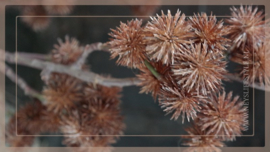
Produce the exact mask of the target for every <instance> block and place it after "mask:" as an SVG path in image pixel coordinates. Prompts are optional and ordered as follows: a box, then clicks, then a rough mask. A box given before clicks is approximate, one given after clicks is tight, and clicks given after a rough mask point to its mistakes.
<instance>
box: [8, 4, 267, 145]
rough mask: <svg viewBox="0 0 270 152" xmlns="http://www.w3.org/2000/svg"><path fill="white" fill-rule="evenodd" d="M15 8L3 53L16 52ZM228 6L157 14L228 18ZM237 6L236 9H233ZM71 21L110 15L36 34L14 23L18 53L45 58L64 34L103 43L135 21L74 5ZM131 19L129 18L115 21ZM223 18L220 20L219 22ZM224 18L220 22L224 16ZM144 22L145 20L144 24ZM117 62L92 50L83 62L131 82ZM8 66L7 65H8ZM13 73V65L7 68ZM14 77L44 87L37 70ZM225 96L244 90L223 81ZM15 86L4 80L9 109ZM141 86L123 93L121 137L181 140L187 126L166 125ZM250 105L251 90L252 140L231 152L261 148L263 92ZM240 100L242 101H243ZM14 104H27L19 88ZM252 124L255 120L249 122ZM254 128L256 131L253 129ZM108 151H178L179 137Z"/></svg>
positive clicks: (46, 141) (127, 140)
mask: <svg viewBox="0 0 270 152" xmlns="http://www.w3.org/2000/svg"><path fill="white" fill-rule="evenodd" d="M18 7H19V6H7V7H6V27H5V28H6V33H5V34H6V48H5V49H6V50H7V51H10V52H14V51H15V42H16V37H15V31H16V27H15V21H16V16H18V15H20V11H19V10H18ZM230 7H232V6H183V5H181V6H159V8H158V9H157V12H156V13H158V14H161V13H160V12H161V10H163V11H164V13H165V14H167V10H168V9H170V10H171V12H172V15H174V14H175V13H176V10H177V9H179V10H180V11H181V12H182V13H185V14H186V15H187V16H191V15H193V14H194V13H199V12H206V13H207V14H208V15H210V14H211V12H212V13H213V14H214V15H216V16H229V15H230ZM236 7H237V6H236ZM263 9H264V6H259V10H263ZM70 15H71V16H74V15H78V16H89V15H93V16H113V17H73V18H72V17H57V18H56V17H52V18H51V23H50V25H49V26H48V28H46V29H45V30H43V31H40V32H35V31H33V30H32V29H31V28H30V27H28V26H27V25H25V24H24V23H23V22H21V20H20V18H18V29H17V32H18V39H17V43H18V51H20V52H35V53H43V54H47V53H49V52H50V51H51V50H52V49H53V45H54V44H57V38H61V39H64V37H65V35H69V36H70V37H74V38H76V39H78V40H79V42H80V44H82V45H86V44H91V43H94V42H107V41H108V39H109V36H108V33H109V32H110V28H113V29H115V28H116V27H117V26H119V24H120V21H122V22H124V23H126V21H127V20H131V19H134V18H135V17H134V14H132V12H131V9H130V6H75V8H74V10H73V11H72V13H71V14H70ZM117 16H131V17H117ZM218 19H219V20H220V19H222V17H218ZM223 19H224V17H223ZM146 21H147V19H146V20H145V22H146ZM115 61H116V60H110V54H109V53H106V52H101V51H100V52H99V51H96V52H94V53H92V54H91V55H90V56H89V57H88V65H90V68H91V70H92V71H93V72H95V73H98V74H105V75H111V76H112V77H116V78H125V77H133V76H135V75H136V74H137V73H138V70H131V69H128V68H125V67H121V66H117V65H116V64H115ZM9 65H10V64H9ZM10 66H11V67H12V68H15V65H10ZM236 66H237V65H236V64H233V63H229V64H228V70H229V71H232V70H233V69H235V68H236ZM17 67H18V75H20V76H21V77H22V78H23V79H24V80H26V81H27V83H28V84H29V85H30V86H31V87H33V88H35V89H36V90H39V91H41V90H42V88H43V85H44V84H43V82H42V81H41V79H40V70H36V69H32V68H28V67H24V66H20V65H18V66H17ZM224 86H225V89H226V92H229V91H233V92H234V93H233V94H234V96H235V95H239V96H240V97H241V98H242V96H243V85H242V84H241V83H238V82H224ZM15 87H16V86H15V84H14V83H13V82H11V81H10V80H9V79H8V78H6V102H7V104H8V105H11V106H14V105H15V98H16V97H15ZM139 90H140V87H136V86H132V87H125V88H124V89H123V92H122V94H123V96H122V103H121V110H122V114H123V115H124V117H125V120H124V121H125V124H126V126H127V128H126V130H125V131H124V134H125V135H183V134H187V133H186V132H185V131H184V128H185V127H186V126H188V125H189V123H187V120H185V124H182V122H181V119H179V120H177V121H173V120H170V117H171V115H167V116H165V113H164V112H163V110H162V109H161V108H160V107H159V105H158V103H157V102H154V100H153V98H152V97H151V95H146V94H139V93H138V92H139ZM254 95H255V96H254V98H255V101H254V102H255V105H253V89H250V100H249V110H250V113H249V123H250V126H249V130H248V131H246V132H243V134H244V135H252V134H253V129H255V132H254V136H253V137H239V138H237V139H236V141H234V142H226V145H227V146H234V147H243V146H251V147H261V146H264V143H265V136H264V134H265V132H264V130H265V116H264V110H265V103H264V101H265V98H264V91H259V90H255V92H254ZM242 99H243V98H242ZM17 100H18V105H19V106H20V105H24V103H25V102H28V101H30V98H29V97H27V96H25V95H24V93H23V91H22V90H21V89H20V88H18V96H17ZM253 108H254V111H255V119H254V118H253ZM253 120H255V121H253ZM253 123H254V124H255V128H253ZM39 140H40V141H41V143H42V144H41V146H53V147H56V146H63V145H62V144H61V140H62V137H40V138H39ZM113 146H119V147H125V146H128V147H143V146H145V147H153V146H155V147H159V146H160V147H177V146H181V138H180V136H175V137H172V136H167V137H161V136H155V137H150V136H149V137H147V136H141V137H121V138H120V139H119V140H118V142H117V143H116V144H114V145H113Z"/></svg>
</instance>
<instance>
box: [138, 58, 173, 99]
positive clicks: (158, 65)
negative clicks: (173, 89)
mask: <svg viewBox="0 0 270 152" xmlns="http://www.w3.org/2000/svg"><path fill="white" fill-rule="evenodd" d="M150 64H151V66H153V68H154V69H155V70H156V71H157V73H159V75H160V78H157V77H155V76H154V75H153V73H151V71H150V70H149V69H148V68H147V67H146V66H142V67H141V68H140V70H141V73H140V74H138V75H137V77H138V78H139V79H140V80H141V83H140V84H139V85H140V86H142V88H141V91H140V93H150V92H151V93H152V96H153V97H154V98H155V99H156V97H157V95H158V94H159V92H160V89H161V84H162V83H164V82H166V81H170V80H171V79H170V75H171V68H170V67H169V66H166V65H163V64H162V62H150Z"/></svg>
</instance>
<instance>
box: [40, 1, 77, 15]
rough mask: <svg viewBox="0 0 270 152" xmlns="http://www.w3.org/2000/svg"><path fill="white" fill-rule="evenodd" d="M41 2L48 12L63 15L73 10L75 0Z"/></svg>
mask: <svg viewBox="0 0 270 152" xmlns="http://www.w3.org/2000/svg"><path fill="white" fill-rule="evenodd" d="M41 4H42V6H43V7H44V8H45V9H46V11H47V12H48V14H59V15H65V14H69V13H70V12H71V11H72V10H73V8H74V4H75V0H58V1H54V0H42V1H41ZM51 4H54V5H51Z"/></svg>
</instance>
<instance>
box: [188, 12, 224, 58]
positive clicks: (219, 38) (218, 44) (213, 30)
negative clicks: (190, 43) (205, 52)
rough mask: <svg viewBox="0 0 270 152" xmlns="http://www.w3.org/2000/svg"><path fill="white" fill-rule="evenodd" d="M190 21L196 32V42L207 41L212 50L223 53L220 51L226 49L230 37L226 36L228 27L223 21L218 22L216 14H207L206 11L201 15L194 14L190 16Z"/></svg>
mask: <svg viewBox="0 0 270 152" xmlns="http://www.w3.org/2000/svg"><path fill="white" fill-rule="evenodd" d="M189 22H190V24H191V26H192V28H193V30H194V32H195V34H196V36H195V37H194V41H195V42H199V43H203V42H206V44H207V45H208V48H209V49H211V50H212V51H215V52H219V53H222V52H220V51H222V50H226V46H228V42H229V39H227V38H225V37H224V36H226V35H227V34H228V27H227V26H224V25H223V21H222V20H221V21H219V22H217V18H216V16H213V15H212V14H211V15H210V16H207V14H206V13H202V14H201V15H200V14H198V16H196V14H194V16H193V17H190V18H189Z"/></svg>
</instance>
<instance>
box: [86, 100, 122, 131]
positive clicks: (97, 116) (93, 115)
mask: <svg viewBox="0 0 270 152" xmlns="http://www.w3.org/2000/svg"><path fill="white" fill-rule="evenodd" d="M85 110H87V111H85ZM83 116H85V117H88V119H89V120H90V121H89V122H88V123H87V124H88V125H89V126H90V127H91V130H92V133H93V134H95V135H120V134H123V132H122V131H123V129H124V128H125V125H124V124H123V117H122V116H121V115H120V109H119V101H115V100H101V99H93V100H92V101H90V102H89V104H88V107H87V108H86V109H84V110H83Z"/></svg>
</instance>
